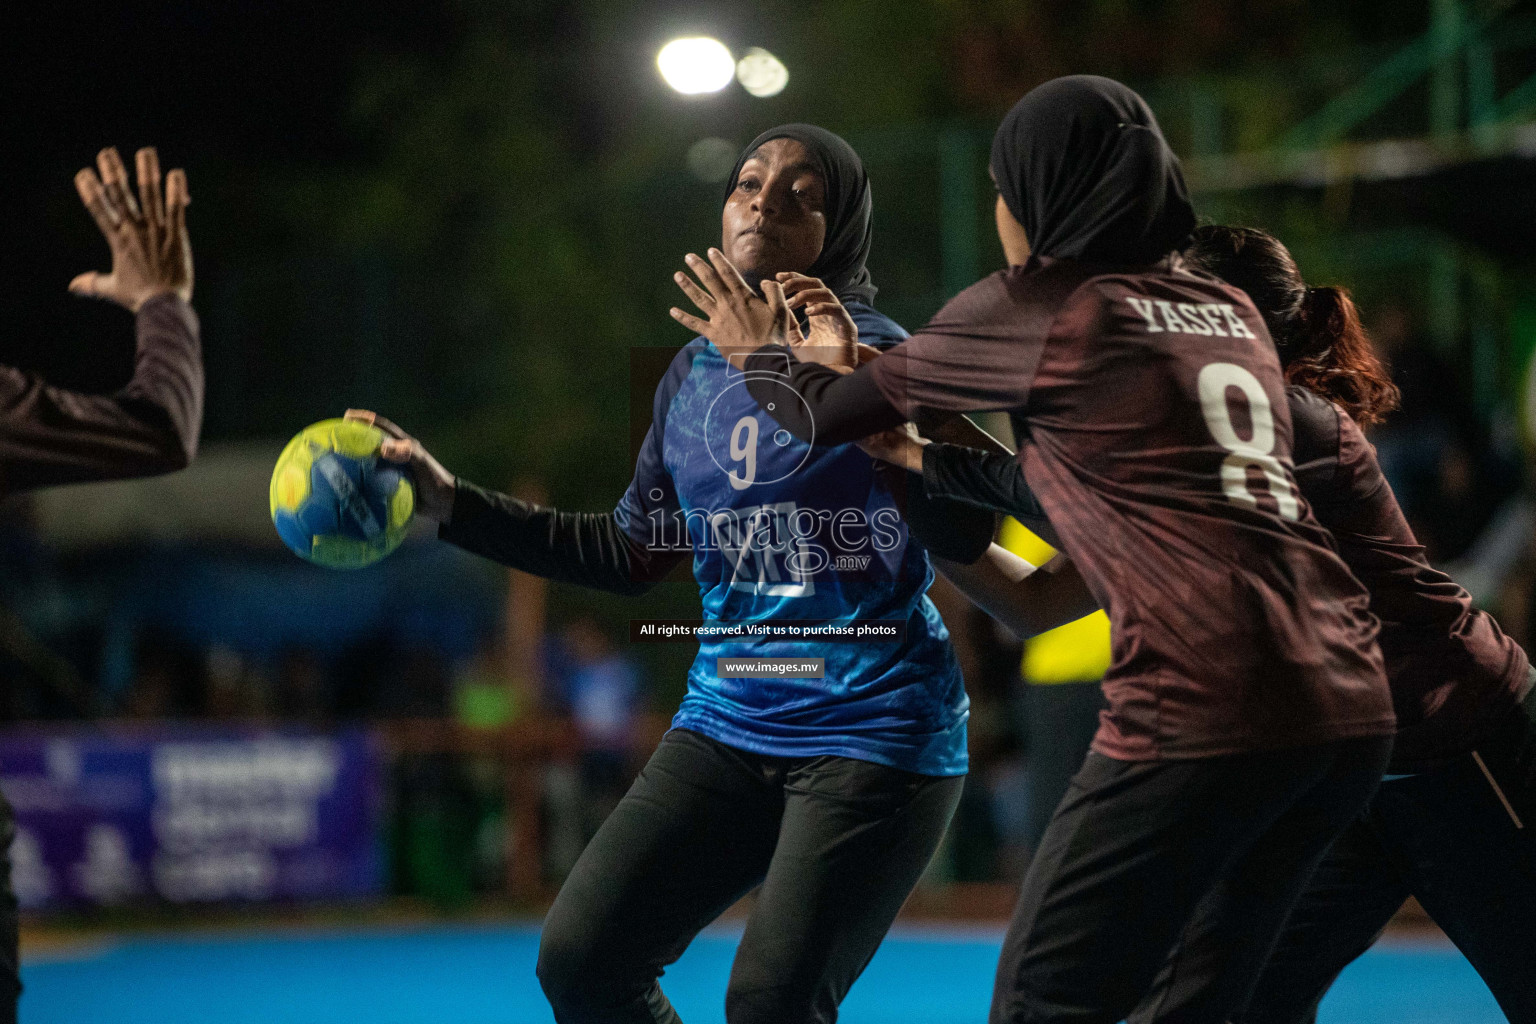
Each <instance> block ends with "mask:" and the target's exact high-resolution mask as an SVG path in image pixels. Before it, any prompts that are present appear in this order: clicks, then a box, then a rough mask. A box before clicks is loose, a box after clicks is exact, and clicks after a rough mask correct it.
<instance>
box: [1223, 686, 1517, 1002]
mask: <svg viewBox="0 0 1536 1024" xmlns="http://www.w3.org/2000/svg"><path fill="white" fill-rule="evenodd" d="M1410 895H1412V896H1416V897H1418V900H1419V902H1420V903H1421V904H1423V906H1424V909H1425V910H1427V911H1428V912H1429V915H1430V917H1432V918H1434V920H1435V923H1436V924H1438V925H1439V926H1440V927H1441V928H1442V929H1443V930H1444V931H1445V933H1446V934H1447V935H1449V936H1450V937H1451V941H1453V942H1455V943H1456V946H1457V948H1459V949H1460V950H1461V951H1462V952H1463V953H1464V954H1466V957H1467V959H1468V960H1469V961H1470V962H1471V963H1472V966H1473V967H1475V968H1477V973H1478V974H1480V975H1481V976H1482V978H1483V981H1485V982H1487V984H1488V988H1489V990H1490V991H1492V993H1493V996H1494V998H1495V999H1497V1000H1498V1002H1499V1006H1500V1008H1501V1009H1503V1011H1504V1014H1505V1016H1507V1017H1508V1018H1509V1019H1510V1020H1512V1021H1536V966H1533V964H1532V950H1533V949H1536V692H1533V693H1532V695H1531V697H1530V698H1529V699H1528V700H1527V701H1526V707H1525V708H1524V709H1516V710H1514V711H1512V712H1511V713H1510V715H1509V716H1508V718H1507V720H1506V721H1505V722H1504V723H1502V724H1501V725H1500V726H1499V727H1498V728H1497V729H1495V730H1494V731H1493V733H1492V735H1490V736H1488V737H1487V738H1486V740H1485V741H1484V742H1483V743H1481V744H1479V745H1478V748H1477V751H1476V754H1475V755H1474V754H1470V753H1469V754H1464V755H1463V756H1461V757H1458V758H1456V759H1455V760H1453V761H1452V762H1450V763H1449V764H1446V765H1443V766H1441V767H1439V768H1437V769H1436V770H1434V771H1429V772H1424V773H1422V774H1419V775H1411V776H1408V777H1407V778H1402V779H1394V780H1392V781H1390V782H1383V783H1382V784H1381V788H1380V789H1379V790H1377V791H1376V796H1375V797H1374V798H1373V799H1372V800H1371V806H1370V810H1369V811H1368V812H1367V813H1366V815H1365V817H1364V818H1362V819H1361V820H1359V821H1357V822H1355V823H1354V824H1352V825H1351V826H1350V827H1349V830H1348V831H1347V832H1345V833H1344V835H1343V836H1341V837H1340V838H1339V841H1338V842H1337V843H1335V844H1334V845H1333V849H1332V850H1330V851H1329V852H1328V856H1327V858H1326V859H1325V860H1324V861H1323V863H1322V866H1321V867H1319V868H1318V870H1317V874H1316V875H1315V876H1313V879H1312V884H1311V885H1310V886H1309V887H1308V888H1307V891H1306V894H1305V895H1303V896H1302V898H1301V901H1300V902H1299V903H1298V904H1297V905H1296V909H1295V911H1293V912H1292V914H1291V918H1290V921H1289V922H1287V924H1286V927H1285V932H1284V933H1283V934H1282V935H1281V938H1280V942H1279V944H1278V945H1277V946H1276V947H1275V951H1274V953H1273V954H1271V956H1270V958H1269V963H1268V964H1267V965H1266V966H1265V968H1264V974H1263V976H1262V977H1261V978H1260V979H1259V984H1258V987H1257V988H1256V989H1255V990H1254V993H1253V996H1252V997H1251V999H1250V1000H1249V1003H1248V1009H1247V1010H1246V1011H1245V1012H1244V1013H1242V1014H1240V1015H1238V1016H1235V1017H1234V1018H1233V1020H1234V1021H1237V1022H1239V1024H1310V1022H1311V1021H1314V1020H1316V1018H1317V1007H1318V1003H1319V1002H1320V1001H1321V1000H1322V998H1323V994H1324V993H1325V992H1327V991H1328V988H1329V986H1331V985H1332V984H1333V981H1334V979H1335V978H1337V977H1338V976H1339V972H1340V971H1342V970H1343V969H1344V968H1345V967H1346V966H1347V965H1348V964H1349V962H1350V961H1351V960H1353V959H1355V957H1357V956H1359V955H1360V954H1361V953H1364V952H1365V951H1366V950H1367V949H1369V948H1370V947H1371V946H1372V945H1373V944H1374V943H1375V941H1376V938H1377V937H1378V936H1379V935H1380V934H1381V932H1382V930H1383V929H1384V928H1386V926H1387V922H1388V921H1390V920H1391V919H1392V915H1393V914H1395V913H1397V910H1398V908H1399V907H1401V906H1402V904H1403V901H1404V900H1405V899H1407V898H1408V897H1409V896H1410Z"/></svg>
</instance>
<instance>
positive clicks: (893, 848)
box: [538, 729, 964, 1024]
mask: <svg viewBox="0 0 1536 1024" xmlns="http://www.w3.org/2000/svg"><path fill="white" fill-rule="evenodd" d="M963 784H964V779H963V777H960V776H956V777H945V778H935V777H930V776H925V775H914V774H912V773H910V772H904V771H898V770H897V769H894V768H887V767H884V766H882V765H877V764H872V763H870V762H867V761H856V760H853V759H851V758H846V757H830V756H828V757H809V758H781V757H766V756H762V755H758V754H750V753H747V752H745V751H742V750H737V749H735V748H733V747H728V746H726V745H725V744H722V743H718V742H716V741H714V740H712V739H709V738H708V737H705V736H702V735H699V734H698V733H694V732H689V731H687V730H684V729H673V730H672V731H671V732H669V733H667V735H666V736H665V737H663V739H662V741H661V744H660V746H658V747H657V748H656V752H655V753H654V754H652V755H651V759H650V762H649V763H647V764H646V766H645V769H644V770H643V771H642V772H641V773H640V777H639V778H638V779H636V780H635V784H634V785H633V786H632V787H630V790H629V792H628V793H627V794H626V795H625V797H624V799H623V800H622V801H620V803H619V806H618V807H617V808H616V809H615V810H614V812H613V814H612V815H610V816H609V817H608V820H607V821H605V822H604V823H603V826H602V828H601V829H599V830H598V833H597V835H596V836H595V837H594V838H593V840H592V842H591V843H590V844H589V845H588V846H587V848H586V850H585V851H584V852H583V853H582V855H581V858H580V859H579V860H578V861H577V862H576V866H575V868H573V869H572V871H571V874H570V877H569V878H567V879H566V882H565V885H564V886H562V887H561V889H560V895H559V896H558V897H556V899H555V904H554V906H553V907H552V908H550V911H549V916H548V917H547V918H546V919H545V921H544V931H543V935H542V937H541V939H540V943H539V967H538V973H539V982H540V983H541V984H542V985H543V986H544V993H545V995H546V996H547V997H548V999H549V1002H550V1005H551V1006H552V1007H553V1008H554V1011H555V1019H556V1020H557V1021H558V1022H559V1024H610V1022H611V1024H630V1022H634V1024H655V1022H668V1024H671V1022H675V1021H678V1019H679V1018H678V1016H677V1013H676V1011H674V1010H673V1009H672V1005H671V1003H669V1002H668V1001H667V998H666V996H665V995H663V994H662V992H661V987H660V985H659V984H658V981H657V979H658V978H660V976H661V973H662V970H663V969H664V968H665V967H666V966H667V965H668V964H671V963H672V962H673V961H675V960H676V959H677V958H678V957H679V956H681V955H682V953H683V950H684V949H686V948H687V946H688V943H689V942H690V941H692V939H693V937H694V936H695V935H696V934H698V932H699V930H700V929H702V928H703V927H704V926H705V925H707V924H709V923H710V922H711V921H713V920H714V919H715V918H716V917H719V916H720V914H721V913H723V912H724V911H725V910H726V909H727V908H728V907H730V906H731V904H733V903H735V902H736V901H737V900H738V899H740V898H741V897H742V896H744V895H745V894H746V893H748V892H750V891H751V890H752V888H753V887H755V886H757V885H759V884H761V885H762V891H761V892H760V893H759V895H758V898H757V902H756V905H755V906H754V908H753V910H752V915H751V917H750V918H749V919H748V920H747V927H746V933H745V934H744V935H743V936H742V940H741V946H740V948H739V950H738V951H737V953H736V962H735V964H734V965H733V966H732V968H731V980H730V984H729V987H728V988H727V989H726V999H725V1016H726V1020H727V1021H729V1022H730V1024H770V1022H771V1024H801V1022H807V1024H809V1022H831V1021H835V1020H836V1019H837V1007H838V1004H839V1003H841V1002H842V999H843V997H844V996H845V995H846V994H847V992H848V989H849V987H850V986H852V984H853V982H854V981H855V980H856V979H857V978H858V976H859V974H860V973H862V972H863V970H864V967H865V966H866V965H867V964H868V963H869V960H870V958H871V957H872V956H874V953H875V950H876V948H877V947H878V946H879V945H880V942H881V940H882V939H883V938H884V937H885V933H886V931H887V930H888V929H889V928H890V926H891V922H892V921H893V920H895V917H896V912H897V911H898V910H900V909H901V905H902V903H903V902H905V901H906V898H907V896H908V894H910V893H911V891H912V887H913V886H914V885H915V884H916V883H917V880H918V878H919V876H921V875H922V873H923V870H924V869H925V868H926V867H927V865H928V861H929V860H930V859H931V858H932V856H933V853H934V851H935V850H936V849H938V845H939V841H940V839H941V838H942V837H943V835H944V831H945V829H946V828H947V827H948V825H949V819H950V816H951V815H952V814H953V813H954V809H955V805H956V804H957V803H958V801H959V798H960V790H961V787H962V786H963Z"/></svg>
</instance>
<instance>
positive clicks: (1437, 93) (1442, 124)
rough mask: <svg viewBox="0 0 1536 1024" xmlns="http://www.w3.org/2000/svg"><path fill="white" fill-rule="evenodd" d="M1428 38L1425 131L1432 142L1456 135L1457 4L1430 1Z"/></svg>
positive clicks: (1447, 0) (1451, 0)
mask: <svg viewBox="0 0 1536 1024" xmlns="http://www.w3.org/2000/svg"><path fill="white" fill-rule="evenodd" d="M1432 18H1433V20H1432V21H1431V24H1430V29H1429V32H1430V36H1431V38H1432V39H1433V40H1434V58H1435V64H1434V70H1433V71H1432V72H1431V73H1430V93H1429V130H1430V133H1431V134H1432V135H1434V137H1435V138H1436V139H1440V140H1445V139H1450V138H1452V137H1454V136H1455V135H1456V127H1457V122H1458V120H1459V114H1460V109H1461V76H1460V75H1458V74H1457V68H1456V50H1457V42H1458V38H1459V36H1460V34H1461V21H1462V11H1461V2H1460V0H1434V8H1433V15H1432Z"/></svg>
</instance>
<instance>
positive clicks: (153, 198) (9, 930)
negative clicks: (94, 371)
mask: <svg viewBox="0 0 1536 1024" xmlns="http://www.w3.org/2000/svg"><path fill="white" fill-rule="evenodd" d="M137 163H138V168H137V169H138V192H139V195H138V198H137V200H136V199H135V198H134V196H133V194H132V193H131V192H130V191H129V184H128V172H127V169H126V168H124V166H123V161H122V158H121V157H120V156H118V153H117V150H115V149H104V150H102V151H101V153H100V154H98V155H97V158H96V166H97V168H98V169H99V171H100V175H99V176H98V173H97V171H96V170H92V169H90V168H86V169H84V170H82V171H80V172H79V173H78V174H76V175H75V188H76V190H77V191H78V192H79V193H80V199H81V201H82V202H84V203H85V207H86V209H87V210H89V211H90V213H91V216H92V218H94V219H95V221H96V226H97V227H99V228H100V229H101V233H102V234H103V235H105V236H106V239H107V244H108V246H109V247H110V248H111V251H112V270H111V272H110V273H106V274H100V273H95V272H90V273H85V274H81V275H80V276H78V277H76V278H75V279H74V280H73V281H71V282H70V283H69V290H70V291H72V292H74V293H75V294H76V295H82V296H89V297H93V298H99V299H106V300H108V301H109V302H115V303H117V304H118V305H120V306H122V307H124V308H125V309H127V310H129V311H130V312H132V313H133V314H134V316H135V320H136V330H137V335H138V355H137V358H136V359H135V361H134V372H133V379H132V380H130V381H129V382H128V384H127V385H126V386H125V387H124V388H123V389H122V390H121V391H118V392H116V393H115V394H111V395H85V394H80V393H78V392H74V391H66V390H63V389H62V388H57V387H53V386H52V385H50V384H48V383H47V382H45V381H43V380H41V379H39V378H38V377H36V376H34V375H33V374H29V373H27V372H25V371H24V370H19V369H16V368H14V367H8V366H7V367H0V496H3V495H6V494H13V493H15V492H17V491H21V490H27V489H31V488H37V487H46V486H49V485H51V484H65V483H78V482H81V481H86V480H108V479H121V478H123V477H136V476H152V475H155V474H158V473H168V472H171V471H172V470H177V469H181V468H183V467H185V466H186V465H187V464H188V463H189V462H190V461H191V460H192V457H193V455H194V454H195V453H196V451H197V439H198V433H199V432H200V430H201V429H202V422H203V360H202V347H201V342H200V339H199V336H198V322H197V316H196V314H194V313H193V312H192V307H191V306H190V305H189V303H190V302H191V301H192V245H191V243H190V241H188V238H187V227H186V209H187V203H188V201H189V200H188V194H187V177H186V174H185V173H184V172H182V171H180V170H174V171H171V173H170V174H169V175H167V176H166V178H165V181H164V183H163V184H162V181H161V177H160V161H159V157H158V156H157V155H156V154H155V151H154V150H153V149H141V150H139V152H138V154H137ZM14 837H15V822H14V820H13V818H12V812H11V807H10V804H9V803H7V802H5V801H4V800H3V799H0V878H3V880H4V894H3V906H0V1024H5V1022H14V1021H15V1020H16V1000H17V997H18V996H19V995H20V993H21V979H20V976H19V974H18V971H17V919H16V899H15V897H14V895H13V894H12V892H11V881H10V878H11V872H10V863H9V857H8V851H9V850H10V847H11V840H12V839H13V838H14Z"/></svg>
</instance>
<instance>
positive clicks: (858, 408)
mask: <svg viewBox="0 0 1536 1024" xmlns="http://www.w3.org/2000/svg"><path fill="white" fill-rule="evenodd" d="M743 368H744V370H745V373H746V378H747V393H748V394H750V395H751V396H752V398H753V399H754V400H755V401H756V402H757V404H758V405H760V406H761V407H762V408H763V410H764V411H765V412H767V413H768V415H769V416H772V417H773V419H774V420H775V421H776V422H777V423H778V424H779V426H781V427H783V428H784V429H785V430H788V431H789V432H790V433H791V434H793V435H794V436H795V437H797V438H799V439H800V440H802V441H805V442H806V443H808V444H819V445H835V444H848V443H850V442H853V441H857V440H859V439H860V438H864V437H868V436H869V435H870V434H875V433H879V432H880V431H882V430H889V429H891V428H892V427H898V426H900V425H901V424H902V423H904V422H906V418H905V417H904V416H902V414H901V413H900V412H898V411H897V410H896V408H895V407H894V406H892V405H891V403H890V402H888V401H886V399H885V396H884V395H882V394H881V393H880V389H879V388H878V387H877V386H876V385H875V382H874V380H873V379H872V378H871V377H870V376H869V375H868V374H867V373H862V372H859V371H855V372H853V373H848V374H844V373H839V372H838V371H836V370H834V369H832V368H831V367H829V366H823V365H821V364H820V363H802V362H800V361H799V360H797V359H796V358H795V357H794V354H793V353H792V352H791V351H790V350H789V349H788V348H785V347H784V346H782V345H769V346H767V347H765V348H761V349H759V350H758V351H756V352H754V353H753V354H752V355H750V356H748V357H747V360H746V362H745V363H744V364H743ZM786 388H789V389H791V390H793V391H794V393H795V394H796V395H798V396H799V398H800V401H798V402H797V401H793V400H792V399H791V400H788V401H786V399H788V398H790V396H788V395H786V394H785V389H786ZM903 478H904V479H903ZM892 490H893V491H897V492H898V501H899V503H900V505H901V513H902V518H903V519H905V520H906V521H907V526H908V527H909V528H910V529H911V531H912V535H913V536H914V537H916V538H917V539H918V541H919V542H921V543H922V545H923V547H925V548H926V549H927V550H928V553H929V554H931V555H935V556H937V557H939V558H944V559H947V560H949V561H952V562H959V563H961V564H963V565H970V564H971V563H972V562H975V561H976V560H977V559H979V558H980V557H981V556H982V555H984V554H986V551H987V548H988V546H989V545H991V543H992V537H993V535H994V534H995V533H996V532H997V517H996V516H995V515H993V514H992V512H991V510H986V509H983V508H981V507H980V506H977V505H974V504H969V505H968V504H966V503H963V502H959V501H955V500H953V499H952V498H950V497H949V496H946V495H941V494H937V493H935V492H932V491H929V490H928V488H927V487H926V486H923V485H922V482H921V477H920V476H919V475H918V474H916V473H911V474H897V476H896V482H895V486H893V488H892Z"/></svg>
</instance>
